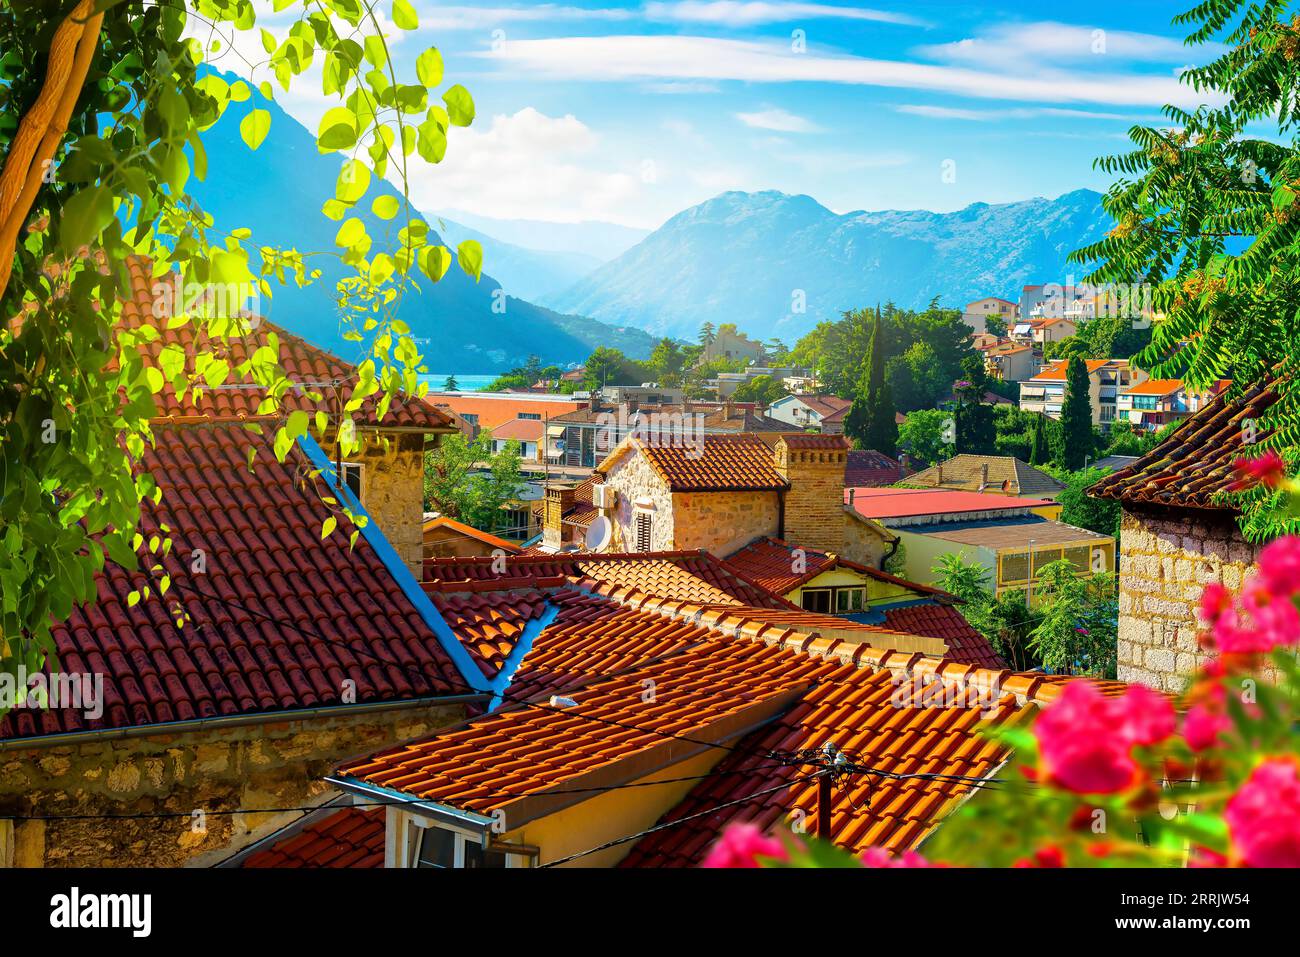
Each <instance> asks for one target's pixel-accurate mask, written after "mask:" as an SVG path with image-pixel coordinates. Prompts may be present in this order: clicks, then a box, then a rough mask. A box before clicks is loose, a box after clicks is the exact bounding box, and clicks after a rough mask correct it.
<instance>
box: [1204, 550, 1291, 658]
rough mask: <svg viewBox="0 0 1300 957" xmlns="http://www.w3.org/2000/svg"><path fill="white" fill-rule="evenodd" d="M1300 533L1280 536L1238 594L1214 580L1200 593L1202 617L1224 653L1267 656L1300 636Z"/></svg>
mask: <svg viewBox="0 0 1300 957" xmlns="http://www.w3.org/2000/svg"><path fill="white" fill-rule="evenodd" d="M1297 599H1300V536H1294V535H1290V536H1287V537H1285V538H1279V539H1278V540H1277V541H1275V542H1272V543H1270V544H1269V545H1267V546H1266V547H1265V548H1264V549H1263V551H1261V552H1260V554H1259V566H1258V568H1256V569H1255V570H1254V571H1253V572H1252V573H1251V575H1250V576H1249V577H1248V578H1247V580H1246V583H1245V586H1244V587H1243V588H1242V590H1241V594H1240V595H1238V596H1234V595H1233V594H1232V593H1231V592H1229V591H1228V589H1226V588H1225V587H1224V586H1223V585H1221V584H1219V583H1217V582H1214V583H1211V584H1209V585H1207V586H1206V587H1205V590H1204V592H1202V594H1201V617H1202V618H1203V619H1204V620H1205V622H1206V625H1207V626H1208V628H1209V635H1210V638H1211V640H1212V642H1213V646H1214V648H1215V649H1216V650H1217V651H1218V652H1219V653H1220V654H1223V655H1230V656H1235V655H1258V654H1267V653H1268V652H1270V651H1272V650H1273V649H1274V648H1281V647H1286V646H1288V645H1293V644H1295V642H1296V640H1297V638H1298V637H1300V610H1298V609H1297V603H1296V602H1297Z"/></svg>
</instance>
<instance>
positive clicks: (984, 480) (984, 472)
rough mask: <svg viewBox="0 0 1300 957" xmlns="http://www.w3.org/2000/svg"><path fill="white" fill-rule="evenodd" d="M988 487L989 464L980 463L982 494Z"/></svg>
mask: <svg viewBox="0 0 1300 957" xmlns="http://www.w3.org/2000/svg"><path fill="white" fill-rule="evenodd" d="M988 487H989V463H988V462H981V463H980V491H981V492H982V491H984V490H985V489H986V488H988Z"/></svg>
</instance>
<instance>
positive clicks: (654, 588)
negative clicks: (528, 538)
mask: <svg viewBox="0 0 1300 957" xmlns="http://www.w3.org/2000/svg"><path fill="white" fill-rule="evenodd" d="M493 562H494V560H493V559H492V558H490V557H483V558H432V559H426V560H425V562H424V579H425V582H426V587H428V588H430V589H431V590H438V591H460V590H464V586H465V585H466V584H467V583H468V584H473V583H482V584H483V585H484V586H485V587H488V588H492V589H496V588H500V587H502V582H503V581H508V580H510V579H515V580H517V581H518V582H520V583H521V584H522V585H523V586H524V587H528V586H530V585H532V584H533V583H535V582H536V581H538V580H550V579H554V580H562V581H567V582H570V583H573V584H578V583H581V582H584V581H591V582H607V583H612V584H615V585H619V586H624V587H628V588H634V589H636V590H638V591H642V592H646V593H648V594H652V595H659V596H662V597H664V598H672V599H677V600H679V601H689V602H695V603H697V604H729V603H734V604H745V605H758V606H766V607H776V608H786V607H789V603H788V602H786V601H785V600H784V599H782V598H780V597H778V596H775V595H772V594H771V593H769V592H768V591H766V590H765V589H764V588H762V587H761V586H760V585H757V584H755V583H753V582H750V581H748V580H747V579H745V578H743V577H740V576H738V575H737V573H736V572H735V571H734V570H733V569H732V568H731V567H730V566H729V565H728V564H727V563H725V562H723V561H722V560H721V559H720V558H717V557H715V556H714V555H712V554H710V553H709V552H706V551H697V552H633V553H604V554H588V553H585V552H568V553H564V554H561V555H519V556H514V557H510V558H507V559H506V562H505V569H506V570H505V574H504V575H502V574H498V572H497V571H496V568H497V567H499V566H494V564H493Z"/></svg>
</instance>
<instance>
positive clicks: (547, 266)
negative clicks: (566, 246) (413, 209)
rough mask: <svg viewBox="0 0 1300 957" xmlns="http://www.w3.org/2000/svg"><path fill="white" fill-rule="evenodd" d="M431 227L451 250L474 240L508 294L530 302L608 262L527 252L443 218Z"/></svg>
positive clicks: (558, 252) (569, 252)
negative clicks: (435, 228) (436, 230)
mask: <svg viewBox="0 0 1300 957" xmlns="http://www.w3.org/2000/svg"><path fill="white" fill-rule="evenodd" d="M433 225H434V226H435V227H437V229H438V232H439V233H441V235H442V241H443V242H444V243H446V244H447V245H448V246H450V247H451V248H453V249H454V248H455V247H456V246H458V245H460V243H462V242H464V241H465V240H466V239H475V240H478V242H479V244H480V245H482V247H483V259H484V262H489V263H491V264H492V275H493V277H494V278H496V280H497V281H498V282H500V283H501V285H502V287H503V288H504V289H506V290H508V291H509V292H510V293H511V294H512V295H515V296H518V297H519V298H521V299H528V300H530V301H535V300H537V299H538V297H540V296H544V295H547V294H550V293H557V292H559V291H560V290H562V289H567V288H568V287H569V286H571V285H573V284H574V283H576V282H577V281H578V280H580V279H582V278H583V277H585V276H587V275H589V274H590V273H591V271H592V270H593V269H595V268H596V267H597V266H599V265H601V263H604V262H608V261H609V257H606V258H605V259H597V258H596V257H594V256H588V255H586V254H584V253H578V252H573V251H572V250H557V249H529V248H527V247H525V246H517V245H515V244H514V243H507V242H502V241H501V240H500V239H498V238H497V237H495V236H490V235H488V234H487V233H483V232H479V230H477V229H472V228H470V227H469V226H465V225H463V224H461V223H458V222H455V221H453V220H450V219H447V218H446V217H441V216H440V217H437V218H435V219H434V221H433Z"/></svg>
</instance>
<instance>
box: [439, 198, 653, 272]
mask: <svg viewBox="0 0 1300 957" xmlns="http://www.w3.org/2000/svg"><path fill="white" fill-rule="evenodd" d="M447 215H448V216H450V217H451V218H452V219H454V220H456V221H457V222H460V223H464V224H465V225H467V226H469V227H471V228H473V229H478V230H482V231H483V232H485V233H487V234H488V235H490V236H496V237H497V238H498V239H501V240H504V241H505V242H508V243H513V244H514V245H516V246H523V247H525V248H527V249H535V250H538V249H544V250H549V251H552V252H561V253H564V252H568V253H577V254H578V255H580V256H585V257H587V258H588V259H593V260H595V261H596V262H597V263H603V262H609V261H610V260H611V259H613V258H614V257H615V256H619V255H622V254H623V253H625V252H627V250H629V249H631V248H632V247H633V246H635V245H636V244H637V243H639V242H640V241H641V240H643V239H645V238H646V237H647V236H649V235H650V230H648V229H637V228H635V227H633V226H622V225H620V224H618V223H606V222H601V221H600V220H595V219H589V220H583V221H582V222H577V223H552V222H544V221H542V220H537V219H493V218H492V217H490V216H478V215H476V214H474V213H467V212H464V211H463V210H457V209H449V210H447Z"/></svg>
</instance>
